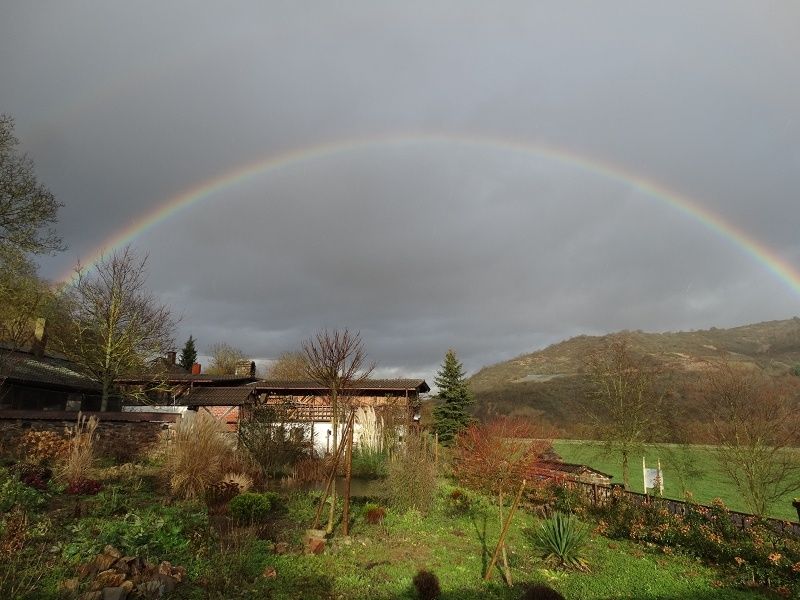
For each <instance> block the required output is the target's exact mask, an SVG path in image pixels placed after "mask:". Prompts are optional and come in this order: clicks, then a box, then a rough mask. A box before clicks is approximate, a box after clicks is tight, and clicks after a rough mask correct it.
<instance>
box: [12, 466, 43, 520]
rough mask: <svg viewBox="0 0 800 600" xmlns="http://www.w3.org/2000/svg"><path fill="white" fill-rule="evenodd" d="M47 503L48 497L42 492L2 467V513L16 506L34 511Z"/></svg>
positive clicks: (27, 510)
mask: <svg viewBox="0 0 800 600" xmlns="http://www.w3.org/2000/svg"><path fill="white" fill-rule="evenodd" d="M46 503H47V499H46V498H45V496H44V495H42V494H41V493H40V492H38V491H37V490H35V489H33V488H32V487H29V486H27V485H25V484H24V483H22V482H20V481H18V480H17V479H16V478H15V477H13V476H12V475H11V474H10V473H9V472H8V471H7V470H5V469H0V514H3V513H6V512H8V511H10V510H11V509H12V508H13V507H14V506H18V507H20V508H21V509H22V510H24V511H26V512H32V511H35V510H38V509H40V508H42V507H43V506H44V505H45V504H46Z"/></svg>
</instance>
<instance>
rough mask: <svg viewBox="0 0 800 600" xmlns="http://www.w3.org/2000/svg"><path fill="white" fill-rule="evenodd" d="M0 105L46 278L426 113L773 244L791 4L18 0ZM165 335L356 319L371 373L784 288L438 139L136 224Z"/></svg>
mask: <svg viewBox="0 0 800 600" xmlns="http://www.w3.org/2000/svg"><path fill="white" fill-rule="evenodd" d="M4 12H5V16H6V17H7V18H4V19H3V21H2V23H0V56H3V60H2V61H0V110H2V111H4V112H8V113H10V114H12V115H13V116H14V117H15V118H16V119H17V133H18V134H19V137H20V138H21V139H22V140H23V143H24V145H25V147H26V149H27V150H29V151H30V152H31V154H32V155H33V157H34V158H35V160H36V162H37V171H38V173H39V174H40V177H41V179H42V180H43V181H45V182H47V183H48V185H50V187H51V188H52V189H53V191H54V192H56V194H57V195H58V196H59V198H60V199H62V201H64V203H65V205H66V206H65V208H64V211H63V214H62V219H61V224H60V231H61V232H62V234H63V236H64V237H65V239H66V240H67V241H68V243H69V244H70V251H69V252H68V253H67V254H66V255H64V256H61V257H57V258H55V259H49V260H44V261H42V268H43V272H44V273H45V274H48V275H54V274H57V273H60V272H62V271H63V270H64V269H65V268H67V267H68V265H69V264H70V262H72V261H73V260H74V259H76V258H77V257H79V256H81V255H82V254H83V253H85V252H87V251H88V250H89V249H91V248H93V247H95V246H97V245H98V244H99V243H100V242H101V241H102V240H104V239H106V238H108V237H109V236H110V235H112V234H113V232H114V231H116V230H119V229H120V228H122V227H124V226H126V225H127V224H128V223H130V222H131V220H132V219H134V218H136V217H138V216H140V215H142V214H146V213H147V212H148V211H150V210H153V209H154V208H156V207H158V206H159V205H160V204H162V203H163V202H164V201H165V200H166V199H168V198H170V197H173V196H175V195H176V194H178V193H179V192H180V191H182V190H184V189H188V188H190V187H192V186H195V185H197V184H198V183H199V182H201V181H204V180H206V179H209V178H212V177H216V176H218V175H220V174H221V173H224V172H226V171H228V170H230V169H231V168H233V167H235V166H236V165H240V164H244V163H247V162H250V161H252V160H255V159H256V158H259V157H267V156H271V155H278V154H281V153H283V152H286V151H287V150H292V149H298V148H304V147H308V146H312V145H314V144H317V143H320V142H331V141H335V140H352V139H360V138H364V137H374V136H380V135H383V134H386V133H391V132H414V131H439V132H445V133H448V132H449V133H453V134H462V135H467V136H469V135H476V136H479V135H483V136H487V137H493V138H509V139H512V138H513V139H515V140H521V141H528V142H530V143H536V142H548V143H552V144H555V145H557V146H559V147H563V148H566V149H569V150H571V151H573V152H576V153H579V154H582V155H584V156H588V157H597V158H598V159H601V160H603V161H604V162H606V163H611V164H616V165H618V166H619V167H620V168H622V169H624V170H627V171H629V172H632V173H637V174H639V175H640V176H645V177H650V178H652V179H653V180H655V181H657V182H660V183H661V184H663V185H664V186H666V187H668V188H671V189H673V190H675V191H676V192H680V193H682V194H684V195H686V196H689V197H692V198H695V199H696V200H697V202H698V203H699V204H701V205H702V206H704V207H705V208H706V209H708V210H711V211H713V212H716V213H718V214H720V215H722V216H723V217H724V218H726V219H727V220H729V221H730V222H731V223H732V224H734V225H736V226H738V227H739V228H740V229H742V230H745V231H747V232H748V233H749V234H751V235H752V236H754V237H755V238H756V239H758V240H760V241H761V242H762V243H764V244H765V245H767V246H769V247H770V248H772V249H773V250H774V251H775V252H776V253H778V254H780V255H781V256H783V257H784V258H785V259H787V260H789V261H794V264H800V246H798V243H797V241H796V231H797V226H798V220H800V216H798V215H800V213H798V212H797V210H796V203H797V200H796V198H797V197H796V190H797V189H800V150H799V148H800V79H798V78H797V77H796V76H795V69H796V65H795V61H796V57H797V56H798V55H800V42H798V39H797V36H796V35H795V31H796V25H797V24H798V22H800V12H799V11H798V9H797V5H796V4H794V3H792V2H784V3H771V4H770V5H769V7H764V6H755V5H752V4H750V3H731V2H719V3H703V4H702V5H701V6H700V5H698V4H697V3H694V2H691V3H690V2H687V3H670V4H669V5H665V6H661V7H653V6H644V5H642V4H641V3H639V2H612V3H604V4H603V6H602V7H601V6H599V5H597V4H596V3H593V2H587V3H494V4H492V5H491V6H489V5H486V4H484V3H472V4H470V3H467V4H465V3H463V2H459V3H428V2H425V3H412V2H404V3H398V4H394V5H389V4H385V3H380V4H376V3H371V2H368V3H356V2H352V3H346V4H344V5H342V6H339V7H337V8H336V9H334V8H333V7H332V6H331V5H328V4H320V5H317V6H313V7H311V6H308V5H304V6H300V5H299V3H278V2H272V3H234V4H226V5H225V6H224V7H222V6H220V7H216V6H213V5H212V6H210V7H206V8H205V9H199V8H198V5H197V4H196V3H187V4H180V3H169V4H168V5H163V3H159V4H153V5H150V6H146V5H145V4H143V3H136V4H130V5H113V6H112V5H108V4H101V5H99V6H98V5H92V6H84V5H80V4H73V3H69V4H68V3H52V4H50V5H48V6H43V5H41V4H36V5H30V4H22V3H21V4H18V5H17V6H15V7H13V8H11V9H8V8H7V9H6V10H5V11H4ZM136 245H137V247H139V248H141V249H142V250H146V251H148V252H149V253H150V256H151V259H152V260H151V265H150V273H151V279H150V281H151V284H152V285H153V287H154V289H155V290H157V291H158V293H160V294H162V295H163V297H164V298H165V299H166V300H167V301H169V302H170V303H171V304H172V305H173V306H175V307H176V309H177V310H178V311H179V312H182V313H183V320H182V323H181V331H180V335H181V337H186V336H188V334H189V333H190V332H191V333H193V334H194V335H195V337H196V338H198V339H199V340H200V344H201V347H202V348H207V347H208V346H209V345H210V344H211V343H213V342H216V341H219V340H225V341H228V342H230V343H233V344H235V345H239V346H241V347H242V348H243V349H245V350H246V351H247V352H248V353H249V354H252V355H253V356H258V357H264V358H268V357H272V356H275V355H277V354H278V353H280V352H281V351H282V350H284V349H288V348H292V347H295V346H297V344H298V343H299V341H300V340H301V339H302V338H304V337H307V336H308V335H310V334H311V333H313V331H314V330H315V329H316V328H318V327H321V326H328V327H337V326H349V327H352V328H354V329H360V330H361V331H362V335H363V336H364V339H365V342H366V344H367V347H368V350H369V352H370V355H371V356H373V357H374V358H375V359H377V360H379V361H380V363H381V366H382V367H383V369H384V371H383V372H384V373H387V374H397V373H401V374H402V373H408V374H418V375H424V376H427V377H428V378H429V379H430V376H431V373H430V371H431V369H432V368H434V367H435V364H436V363H437V362H439V361H440V359H441V356H442V355H443V354H444V351H445V350H446V349H447V347H449V346H452V347H455V348H456V349H457V350H458V351H459V353H460V354H461V355H462V356H463V358H464V359H465V361H466V363H467V365H468V367H469V368H470V369H476V368H478V367H480V366H481V365H483V364H486V363H488V362H493V361H497V360H501V359H503V358H508V357H510V356H513V355H516V354H518V353H520V352H523V351H526V350H530V349H532V348H534V347H538V346H541V345H542V344H545V343H549V342H553V341H557V340H559V339H562V338H563V337H566V336H568V335H573V334H577V333H596V332H603V331H609V330H614V329H618V328H631V329H637V328H642V329H680V328H697V327H708V326H712V325H716V326H725V325H733V324H738V323H744V322H748V321H754V320H761V319H769V318H784V317H788V316H791V315H793V314H794V313H796V312H797V310H796V306H797V296H796V294H794V293H792V291H791V290H790V289H789V287H788V286H787V285H786V284H785V283H781V282H780V281H778V279H777V278H776V277H775V276H774V275H771V274H769V273H768V272H767V271H766V269H765V268H764V266H763V265H762V264H761V263H759V261H757V260H755V259H754V258H753V257H752V256H750V255H748V254H747V252H745V251H744V250H743V249H742V248H741V247H739V246H737V245H736V244H735V243H733V242H732V241H731V240H729V239H725V238H724V237H722V236H720V235H719V234H718V233H715V232H714V231H712V230H711V229H710V228H709V227H707V226H705V225H703V224H701V223H699V222H698V221H697V220H694V219H692V218H689V217H687V216H686V215H685V214H682V213H680V212H678V211H677V210H675V209H674V208H671V207H670V206H669V205H668V203H666V202H665V201H663V200H659V199H654V198H652V197H648V196H646V195H644V194H642V193H641V192H637V191H636V190H635V189H633V188H632V187H630V186H626V185H624V184H622V183H620V182H619V181H614V180H610V179H607V178H603V177H601V176H599V175H597V174H592V173H587V172H585V171H584V170H583V169H582V168H580V167H579V166H578V165H575V164H572V165H570V164H564V163H563V162H558V161H554V160H552V159H548V158H546V157H542V156H539V157H537V156H535V155H532V154H523V153H519V152H515V151H512V150H509V149H502V148H499V147H496V146H495V147H489V146H487V147H480V146H477V145H470V146H469V147H467V146H464V145H460V144H458V143H445V142H439V143H416V144H414V143H408V144H404V145H402V146H380V145H377V146H369V147H364V148H361V149H359V150H351V151H348V152H340V153H333V154H330V155H327V156H320V157H317V158H316V159H314V160H308V161H304V162H299V163H296V164H291V165H288V166H286V167H285V168H282V169H278V170H275V171H272V172H268V173H265V174H263V175H262V176H259V177H255V178H253V179H251V180H248V181H246V182H242V183H241V184H240V185H237V186H233V187H230V188H227V189H225V190H223V191H221V192H220V193H218V194H216V195H214V196H212V197H210V198H208V199H206V200H204V201H202V202H198V203H196V204H194V205H192V206H190V207H187V208H186V209H184V210H183V211H181V212H179V213H177V214H175V215H173V216H172V217H171V218H170V219H168V220H166V221H164V222H162V223H161V224H159V225H158V226H156V227H154V228H152V229H151V230H149V231H147V232H145V233H143V234H142V235H141V236H140V237H139V238H138V239H137V240H136Z"/></svg>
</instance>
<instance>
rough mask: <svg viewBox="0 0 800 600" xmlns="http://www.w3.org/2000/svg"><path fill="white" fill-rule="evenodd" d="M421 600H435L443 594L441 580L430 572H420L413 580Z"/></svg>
mask: <svg viewBox="0 0 800 600" xmlns="http://www.w3.org/2000/svg"><path fill="white" fill-rule="evenodd" d="M411 582H412V583H413V584H414V589H416V590H417V597H418V598H419V599H420V600H434V599H435V598H438V597H439V596H440V595H441V594H442V589H441V588H440V587H439V579H438V578H437V577H436V575H434V574H433V573H431V572H430V571H425V570H422V571H419V572H418V573H417V574H416V575H414V579H412V580H411Z"/></svg>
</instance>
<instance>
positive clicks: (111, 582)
mask: <svg viewBox="0 0 800 600" xmlns="http://www.w3.org/2000/svg"><path fill="white" fill-rule="evenodd" d="M123 581H125V574H124V573H120V572H119V571H115V570H114V569H109V570H107V571H102V572H100V573H98V574H97V577H95V578H94V581H93V582H92V588H91V589H92V591H97V590H102V589H103V588H108V587H119V586H120V585H122V582H123Z"/></svg>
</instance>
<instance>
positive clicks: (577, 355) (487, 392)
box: [470, 317, 800, 433]
mask: <svg viewBox="0 0 800 600" xmlns="http://www.w3.org/2000/svg"><path fill="white" fill-rule="evenodd" d="M618 333H619V334H624V335H626V336H627V338H628V340H629V344H630V348H631V350H632V351H633V352H636V353H640V354H646V355H649V356H650V357H651V358H652V359H653V360H655V361H657V362H658V363H660V364H661V365H662V366H663V367H664V371H665V373H666V374H667V376H666V379H665V380H664V385H668V386H669V388H670V390H671V391H672V392H673V395H674V400H673V401H674V402H675V407H674V408H675V411H676V413H679V414H681V415H683V418H685V419H687V420H688V419H691V418H692V417H693V416H694V414H693V413H694V411H693V407H692V403H691V402H690V399H689V398H688V394H687V393H685V390H687V389H689V388H690V385H691V383H692V382H693V381H695V380H696V379H697V378H698V376H699V375H700V374H701V373H702V371H703V369H705V368H707V366H708V365H707V362H706V361H708V360H709V359H719V358H720V357H721V356H725V357H726V358H727V359H728V360H729V361H733V362H737V363H741V364H744V365H746V366H749V367H751V368H754V369H760V370H763V371H764V372H766V373H768V374H770V375H773V376H780V375H785V374H786V373H789V372H792V371H793V369H794V368H795V367H796V365H800V318H797V317H795V318H792V319H787V320H783V321H768V322H764V323H756V324H753V325H744V326H741V327H734V328H731V329H718V328H714V327H712V328H711V329H708V330H702V331H681V332H666V333H645V332H642V331H624V332H618ZM611 335H617V334H609V335H605V336H587V335H581V336H577V337H574V338H571V339H568V340H566V341H563V342H560V343H558V344H553V345H552V346H548V347H547V348H545V349H543V350H539V351H536V352H532V353H530V354H522V355H520V356H517V357H516V358H513V359H511V360H508V361H505V362H501V363H498V364H495V365H491V366H488V367H484V368H482V369H481V370H480V371H478V372H477V373H475V375H473V376H472V377H471V378H470V384H471V386H472V390H473V391H474V393H475V397H476V400H477V402H476V413H477V414H478V416H481V417H485V416H489V415H493V414H510V415H521V416H536V417H543V418H545V419H546V420H548V421H550V422H551V423H553V424H554V425H556V426H558V427H561V428H564V429H566V430H567V431H568V432H572V433H575V432H576V431H578V430H579V429H580V427H579V425H580V423H581V422H582V421H583V418H582V417H583V411H582V409H581V408H580V407H581V405H582V403H583V402H584V401H585V399H586V397H587V392H588V386H587V381H586V378H585V376H584V369H585V364H586V361H587V359H588V357H589V356H590V355H591V354H592V353H594V352H597V351H598V350H600V349H602V348H603V347H604V346H605V345H606V344H607V343H608V341H609V338H610V337H611Z"/></svg>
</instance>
